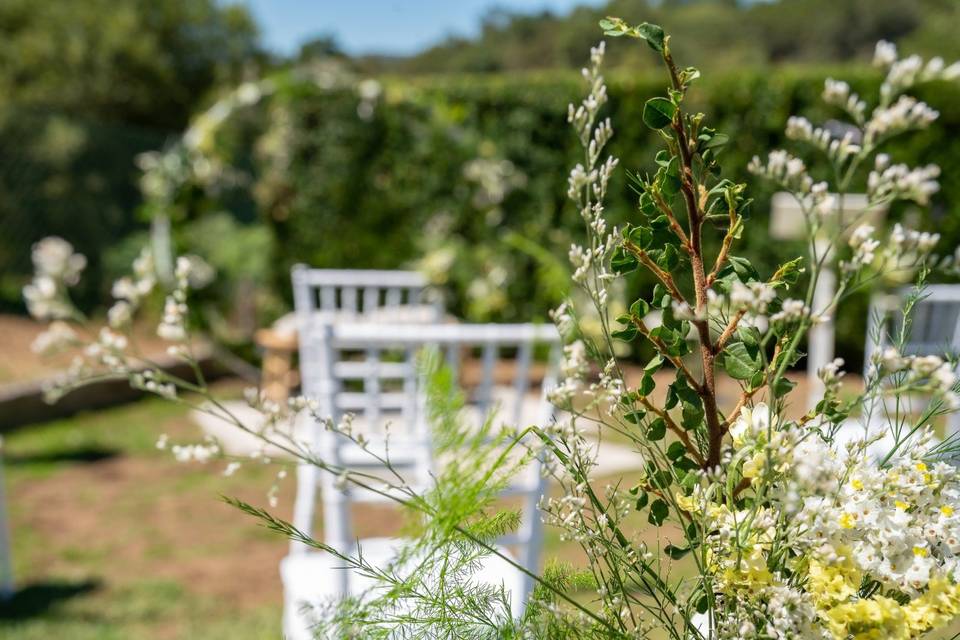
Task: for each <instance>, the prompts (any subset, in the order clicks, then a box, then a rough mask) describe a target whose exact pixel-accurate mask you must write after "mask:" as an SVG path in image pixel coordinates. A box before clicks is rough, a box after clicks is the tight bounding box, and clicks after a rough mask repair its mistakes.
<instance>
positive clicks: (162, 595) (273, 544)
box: [0, 385, 589, 640]
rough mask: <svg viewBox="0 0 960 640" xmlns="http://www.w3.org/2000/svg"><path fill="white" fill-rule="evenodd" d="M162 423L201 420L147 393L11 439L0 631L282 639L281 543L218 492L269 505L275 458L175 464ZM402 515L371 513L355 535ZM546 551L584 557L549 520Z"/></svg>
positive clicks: (282, 511) (283, 513) (288, 486)
mask: <svg viewBox="0 0 960 640" xmlns="http://www.w3.org/2000/svg"><path fill="white" fill-rule="evenodd" d="M238 390H239V387H237V386H236V385H232V386H231V385H222V386H221V387H220V389H219V390H218V392H219V393H220V394H235V393H237V392H238ZM161 433H166V434H168V435H169V437H170V441H171V442H172V443H176V442H196V441H198V440H199V434H200V431H199V429H198V428H197V427H195V426H194V425H193V424H192V422H191V421H190V419H189V416H188V409H187V408H186V407H183V406H181V405H175V404H171V403H169V402H166V401H163V400H159V399H147V400H142V401H140V402H137V403H135V404H130V405H126V406H123V407H119V408H114V409H109V410H104V411H98V412H93V413H88V414H82V415H78V416H76V417H73V418H69V419H65V420H58V421H55V422H50V423H47V424H42V425H35V426H30V427H26V428H23V429H20V430H19V431H16V432H14V433H12V434H9V435H8V436H7V437H6V439H5V452H4V477H5V481H6V490H7V502H8V508H9V510H10V519H11V532H12V542H13V558H14V567H15V575H16V581H17V587H18V589H19V591H18V593H17V595H16V597H15V598H14V599H13V601H11V602H8V603H5V604H2V605H0V640H2V639H6V638H10V639H11V640H12V639H14V638H16V639H17V640H51V639H60V638H64V639H68V640H86V639H91V640H92V639H97V640H110V639H113V638H116V639H123V640H139V639H144V640H154V639H157V640H161V639H162V640H166V639H177V638H202V639H204V640H206V639H218V638H224V639H226V638H229V639H231V640H247V639H254V638H256V639H260V638H279V637H280V615H281V594H282V590H281V585H280V580H279V575H278V572H277V566H278V563H279V561H280V559H281V558H282V557H283V555H284V554H285V553H286V549H287V545H286V541H285V540H283V539H282V538H280V537H279V536H277V535H276V534H274V533H272V532H269V531H267V530H265V529H263V528H262V527H260V526H259V525H258V523H257V522H256V521H254V520H253V519H251V518H250V517H249V516H247V515H245V514H243V513H241V512H239V511H237V510H236V509H234V508H232V507H230V506H228V505H226V504H224V503H223V502H222V501H221V500H220V498H219V496H220V495H229V496H235V497H238V498H240V499H243V500H245V501H247V502H250V503H252V504H257V505H261V506H266V504H267V497H266V496H267V492H268V490H269V489H270V487H271V485H272V484H273V482H274V479H275V476H276V471H277V467H276V466H272V467H268V466H264V465H262V464H253V463H251V464H247V465H245V466H244V467H243V468H242V469H241V470H240V471H238V472H237V474H236V475H234V476H231V477H224V476H223V475H222V474H221V473H220V472H221V470H222V468H223V467H224V465H225V463H223V462H213V463H209V464H206V465H201V464H196V463H191V464H181V463H177V462H175V461H174V460H173V458H172V456H171V454H170V453H169V452H164V451H159V450H157V449H156V446H155V443H156V440H157V437H158V436H159V435H160V434H161ZM294 489H295V486H294V474H292V473H291V474H289V475H288V476H287V478H286V479H285V480H284V481H283V482H282V483H281V485H280V493H279V499H280V502H279V505H278V507H277V508H276V509H272V511H273V512H274V513H276V514H277V515H279V516H280V517H283V518H290V516H291V511H292V502H293V497H294ZM394 515H395V514H388V513H383V512H382V511H381V512H371V513H366V514H364V516H363V522H361V523H360V525H361V526H359V527H358V534H360V535H363V534H364V533H365V532H364V531H363V529H367V528H368V527H369V528H371V529H372V528H374V525H377V524H382V523H384V522H388V521H390V522H395V521H396V520H397V519H396V518H395V517H394ZM545 556H547V557H551V556H552V557H556V556H560V557H562V558H564V559H565V560H568V561H572V562H575V563H577V564H581V563H582V555H581V553H580V549H579V547H578V546H577V545H576V544H575V543H571V542H565V543H561V542H560V541H559V539H558V536H557V532H556V531H551V530H548V531H547V541H546V553H545ZM582 596H583V597H584V598H588V597H589V596H588V595H587V594H582Z"/></svg>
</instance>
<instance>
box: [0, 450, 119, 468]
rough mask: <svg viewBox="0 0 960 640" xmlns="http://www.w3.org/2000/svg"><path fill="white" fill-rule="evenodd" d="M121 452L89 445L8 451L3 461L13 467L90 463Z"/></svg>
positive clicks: (107, 458)
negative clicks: (47, 449)
mask: <svg viewBox="0 0 960 640" xmlns="http://www.w3.org/2000/svg"><path fill="white" fill-rule="evenodd" d="M119 454H120V451H119V450H118V449H113V448H110V447H97V446H88V447H78V448H74V449H56V450H53V451H39V452H36V453H21V454H18V453H6V454H4V457H3V463H4V464H6V465H8V466H11V467H13V466H19V465H33V464H57V463H61V462H75V463H81V464H89V463H94V462H101V461H103V460H109V459H110V458H114V457H116V456H117V455H119Z"/></svg>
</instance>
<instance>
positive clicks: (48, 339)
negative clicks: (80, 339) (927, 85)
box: [30, 320, 77, 354]
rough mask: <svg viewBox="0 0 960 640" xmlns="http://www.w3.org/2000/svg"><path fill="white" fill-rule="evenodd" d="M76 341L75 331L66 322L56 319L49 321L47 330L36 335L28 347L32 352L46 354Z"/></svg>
mask: <svg viewBox="0 0 960 640" xmlns="http://www.w3.org/2000/svg"><path fill="white" fill-rule="evenodd" d="M76 342H77V334H76V332H75V331H74V330H73V329H72V328H71V327H70V325H68V324H67V323H66V322H62V321H60V320H56V321H54V322H51V323H50V326H49V327H47V330H46V331H44V332H43V333H41V334H40V335H38V336H37V337H36V338H35V339H34V341H33V343H32V344H31V345H30V349H31V350H32V351H33V352H34V353H39V354H47V353H54V352H56V351H60V350H62V349H64V348H66V347H69V346H72V345H74V344H76Z"/></svg>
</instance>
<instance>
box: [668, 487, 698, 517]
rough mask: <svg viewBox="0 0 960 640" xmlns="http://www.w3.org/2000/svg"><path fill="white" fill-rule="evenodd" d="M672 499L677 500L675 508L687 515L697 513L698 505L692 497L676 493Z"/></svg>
mask: <svg viewBox="0 0 960 640" xmlns="http://www.w3.org/2000/svg"><path fill="white" fill-rule="evenodd" d="M674 497H675V498H676V499H677V506H678V507H680V508H681V509H683V510H684V511H686V512H687V513H696V512H697V511H699V505H698V504H697V501H696V500H694V499H693V496H685V495H683V494H682V493H679V492H678V493H677V494H676V495H675V496H674Z"/></svg>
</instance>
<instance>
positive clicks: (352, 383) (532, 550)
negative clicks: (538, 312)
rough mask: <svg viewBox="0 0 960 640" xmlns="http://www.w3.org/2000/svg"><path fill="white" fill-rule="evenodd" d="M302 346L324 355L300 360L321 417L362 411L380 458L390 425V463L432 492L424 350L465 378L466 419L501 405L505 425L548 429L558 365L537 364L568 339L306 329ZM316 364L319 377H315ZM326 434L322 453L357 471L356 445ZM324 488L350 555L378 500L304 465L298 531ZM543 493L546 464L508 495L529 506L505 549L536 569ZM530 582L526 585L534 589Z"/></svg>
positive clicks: (327, 514)
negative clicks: (539, 354) (359, 516)
mask: <svg viewBox="0 0 960 640" xmlns="http://www.w3.org/2000/svg"><path fill="white" fill-rule="evenodd" d="M300 340H301V345H302V346H303V345H304V343H308V344H307V345H306V346H307V348H308V351H309V352H310V353H313V354H316V355H317V357H318V360H317V362H316V363H315V365H316V366H314V363H305V362H301V368H302V369H303V370H304V382H305V387H304V393H305V394H307V395H309V396H313V397H316V398H317V400H318V401H319V405H320V414H321V415H323V416H330V417H331V418H332V419H333V420H341V419H343V417H344V416H345V415H346V414H348V413H355V414H356V421H355V426H356V429H357V431H359V432H364V433H365V435H366V436H367V437H368V439H369V440H370V441H371V444H370V445H369V446H368V448H369V449H370V450H372V451H375V452H377V453H380V454H383V452H384V449H385V447H384V444H383V441H384V433H383V429H384V425H386V424H389V425H390V435H389V452H390V454H391V455H390V458H391V462H392V464H393V466H394V467H395V468H396V469H397V470H398V471H400V472H404V471H407V472H409V474H410V475H409V476H408V475H404V477H405V479H406V480H407V482H409V483H410V484H412V485H413V486H419V487H427V486H428V485H429V483H430V481H431V479H432V477H433V476H432V473H433V471H434V469H435V462H434V460H433V459H432V455H431V446H430V425H429V418H428V416H427V412H426V411H425V408H426V407H425V393H424V391H425V389H424V384H425V381H424V380H423V379H422V378H421V375H420V372H419V371H418V366H417V362H416V360H417V357H418V354H419V353H420V352H421V351H422V350H423V349H424V348H434V349H437V350H439V351H440V352H441V353H442V354H443V356H444V358H445V361H446V365H447V366H448V367H449V368H450V369H451V371H452V372H454V375H455V379H457V380H459V381H460V384H459V386H460V387H461V388H462V390H463V391H464V395H465V397H466V401H467V405H468V409H467V410H465V411H464V414H465V415H464V419H472V420H477V421H479V420H482V419H484V418H485V417H486V416H487V415H488V414H489V412H490V411H491V410H494V409H496V411H497V413H496V422H497V423H499V424H503V425H507V426H517V427H523V426H528V425H529V424H546V423H547V422H548V421H549V420H550V419H551V418H552V413H553V409H552V407H551V405H550V403H549V402H548V401H547V400H546V392H547V391H548V390H549V388H550V387H552V386H553V385H554V384H555V377H554V373H553V367H552V366H550V365H549V364H548V365H547V367H546V369H544V368H543V367H538V366H536V365H535V362H534V361H535V358H534V355H535V354H534V350H535V347H536V346H537V345H538V344H546V345H549V346H550V347H551V349H550V351H551V359H550V360H551V362H555V361H556V359H557V356H558V355H559V345H560V337H559V335H558V334H557V331H556V329H555V328H554V327H553V326H552V325H543V326H540V325H530V324H513V325H496V324H485V325H470V324H429V325H424V324H407V325H383V324H365V323H360V324H343V323H336V324H330V323H326V324H321V325H314V326H312V327H310V329H309V330H308V331H307V332H306V333H303V332H302V333H301V336H300ZM313 368H315V369H317V371H316V372H312V371H311V372H310V374H309V375H307V374H308V371H307V370H308V369H313ZM535 374H542V375H535ZM535 377H536V378H537V379H538V380H539V381H540V384H539V386H540V389H539V393H536V392H535V391H534V390H533V389H532V387H533V386H534V385H535V384H536V382H537V380H535V379H534V378H535ZM471 412H472V413H473V415H472V417H469V414H470V413H471ZM317 430H318V433H317V434H316V435H315V440H314V441H315V442H318V443H321V444H320V455H322V456H324V459H325V460H327V461H329V462H330V463H332V464H336V465H342V466H347V467H351V468H352V467H353V466H354V463H355V461H356V460H357V458H358V456H357V455H356V453H357V452H356V445H354V444H353V443H351V442H350V441H349V440H348V439H347V438H344V437H343V436H340V435H338V434H336V433H332V432H329V431H326V430H325V429H323V428H322V427H320V426H317ZM362 453H363V452H361V454H362ZM361 457H362V455H361ZM367 460H370V457H369V456H367ZM317 483H319V485H320V487H321V489H322V493H323V516H324V539H325V541H326V543H327V544H329V545H331V546H333V547H334V548H336V549H339V550H343V551H348V550H349V549H351V548H352V547H353V545H354V543H355V542H356V541H355V537H354V535H353V533H352V526H351V514H352V509H351V506H352V505H353V504H356V503H358V502H365V501H372V500H376V499H377V496H375V495H371V494H370V493H369V492H364V491H358V490H356V489H355V488H350V487H349V486H347V487H343V486H337V483H336V478H335V477H333V475H332V474H330V473H322V472H321V473H317V471H316V469H312V470H311V469H310V468H305V467H304V468H302V477H301V475H300V474H298V489H297V491H298V493H297V503H296V505H295V510H294V525H295V526H297V527H298V528H300V529H301V530H305V531H306V532H309V531H310V525H311V523H312V521H313V515H314V511H313V510H314V508H315V507H314V505H315V503H316V500H315V494H314V491H315V489H313V487H316V485H317ZM543 492H544V479H543V474H542V473H541V461H540V460H539V459H536V460H534V461H533V462H532V463H531V464H530V465H529V466H528V467H527V468H525V469H524V471H523V472H522V473H521V474H520V475H519V477H518V479H517V480H516V481H515V482H513V483H512V484H511V485H510V486H509V487H508V489H507V491H506V493H507V494H509V495H510V496H515V497H517V498H519V499H520V500H521V502H522V507H521V509H522V525H521V527H520V529H519V530H518V531H517V532H515V533H514V534H511V535H510V536H508V537H506V538H505V539H503V540H501V541H500V543H501V544H503V545H507V546H511V547H513V548H514V549H515V550H516V554H517V556H518V558H517V559H518V561H519V562H520V563H521V564H523V565H524V566H526V567H528V568H530V569H535V568H536V565H537V563H538V561H539V555H540V545H541V537H542V524H541V518H540V514H539V512H538V507H537V505H538V502H539V499H540V497H541V496H542V495H543ZM530 586H532V585H530V584H525V585H524V587H525V589H526V590H527V591H528V590H529V588H530ZM345 588H346V587H345V585H344V589H345ZM525 592H526V591H525Z"/></svg>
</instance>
